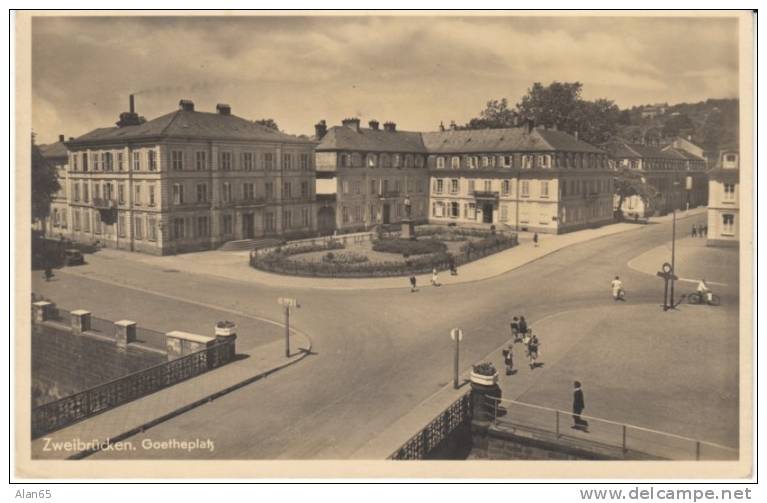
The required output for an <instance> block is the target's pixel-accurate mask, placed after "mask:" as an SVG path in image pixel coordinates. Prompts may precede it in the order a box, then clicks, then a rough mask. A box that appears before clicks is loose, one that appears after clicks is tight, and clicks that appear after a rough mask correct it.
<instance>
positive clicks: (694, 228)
mask: <svg viewBox="0 0 767 503" xmlns="http://www.w3.org/2000/svg"><path fill="white" fill-rule="evenodd" d="M692 237H694V238H695V237H698V228H697V227H695V226H694V225H693V226H692Z"/></svg>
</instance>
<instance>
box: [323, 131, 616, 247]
mask: <svg viewBox="0 0 767 503" xmlns="http://www.w3.org/2000/svg"><path fill="white" fill-rule="evenodd" d="M369 125H370V127H369V128H360V126H359V120H358V119H346V120H344V121H343V125H342V126H336V127H333V128H331V129H330V130H326V126H325V124H324V122H320V123H319V124H317V131H316V132H317V137H318V138H320V139H321V141H320V144H319V146H318V147H317V150H316V163H317V173H318V182H322V181H324V180H329V181H330V183H328V184H327V190H328V192H334V194H335V198H336V199H335V203H334V204H333V203H332V201H328V202H327V204H326V207H325V208H322V209H320V212H321V213H322V212H323V211H324V212H327V213H328V214H331V213H332V212H333V211H336V215H335V216H334V218H327V219H326V220H327V221H328V222H335V224H336V227H337V228H339V229H343V230H349V229H356V228H364V227H367V226H369V225H373V224H376V223H389V222H391V223H396V222H398V221H401V220H402V219H403V217H404V216H405V213H404V200H405V198H408V199H409V200H410V205H411V209H412V211H411V218H412V219H413V220H416V221H429V222H434V223H453V222H455V223H464V224H469V223H471V224H487V225H490V224H505V225H508V226H510V227H513V228H515V229H520V230H530V231H537V232H549V233H559V232H566V231H570V230H575V229H578V228H583V227H589V226H594V225H600V224H603V223H606V222H609V221H611V220H612V193H613V186H612V176H613V173H612V171H611V170H610V167H609V165H608V162H607V156H606V154H605V152H604V151H602V150H600V149H598V148H596V147H594V146H592V145H589V144H587V143H584V142H582V141H578V140H577V139H576V138H575V137H573V136H571V135H569V134H566V133H564V132H561V131H556V130H546V129H542V128H535V127H533V125H532V123H528V124H527V125H526V126H524V127H518V128H508V129H489V130H460V131H459V130H448V131H444V130H443V131H438V132H431V133H419V132H406V131H397V129H396V126H395V125H394V124H393V123H386V124H384V128H383V130H381V129H379V127H378V123H377V122H375V121H371V122H370V124H369ZM319 186H320V183H318V187H319ZM329 195H331V194H329Z"/></svg>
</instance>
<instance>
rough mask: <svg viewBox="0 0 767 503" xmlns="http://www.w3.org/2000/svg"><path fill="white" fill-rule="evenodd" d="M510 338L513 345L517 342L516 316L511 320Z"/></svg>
mask: <svg viewBox="0 0 767 503" xmlns="http://www.w3.org/2000/svg"><path fill="white" fill-rule="evenodd" d="M511 336H512V337H514V343H517V342H519V318H517V317H516V316H515V317H514V318H512V319H511Z"/></svg>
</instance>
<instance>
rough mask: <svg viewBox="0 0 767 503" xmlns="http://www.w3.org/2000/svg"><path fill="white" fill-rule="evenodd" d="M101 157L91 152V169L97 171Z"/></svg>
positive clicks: (99, 167)
mask: <svg viewBox="0 0 767 503" xmlns="http://www.w3.org/2000/svg"><path fill="white" fill-rule="evenodd" d="M100 159H101V158H100V157H99V155H98V154H97V153H95V152H94V153H93V154H91V162H92V163H93V171H98V170H100V169H101V160H100Z"/></svg>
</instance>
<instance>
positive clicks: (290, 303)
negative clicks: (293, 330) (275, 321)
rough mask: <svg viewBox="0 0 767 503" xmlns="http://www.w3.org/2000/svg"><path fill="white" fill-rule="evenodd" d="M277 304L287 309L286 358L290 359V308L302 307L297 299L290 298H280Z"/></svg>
mask: <svg viewBox="0 0 767 503" xmlns="http://www.w3.org/2000/svg"><path fill="white" fill-rule="evenodd" d="M277 303H278V304H279V305H281V306H282V307H284V308H285V357H286V358H290V308H291V307H295V308H298V307H301V306H299V305H298V301H296V299H291V298H290V297H279V298H278V299H277Z"/></svg>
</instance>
